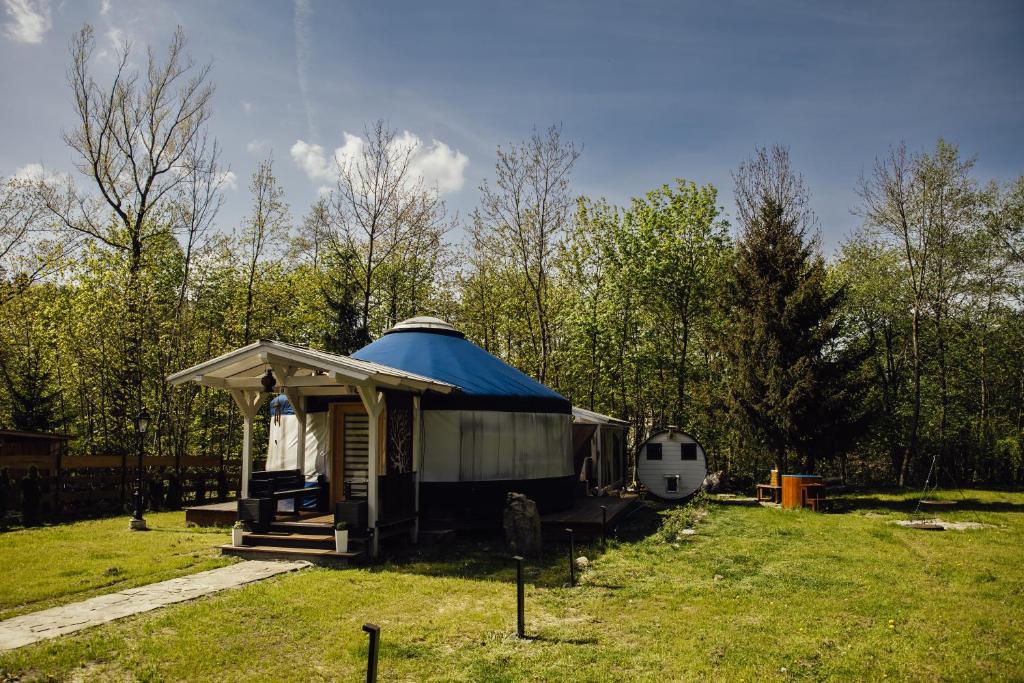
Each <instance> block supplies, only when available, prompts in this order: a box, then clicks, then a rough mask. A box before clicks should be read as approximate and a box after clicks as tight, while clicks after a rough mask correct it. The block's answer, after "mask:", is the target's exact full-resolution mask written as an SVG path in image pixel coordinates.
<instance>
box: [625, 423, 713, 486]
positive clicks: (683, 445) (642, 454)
mask: <svg viewBox="0 0 1024 683" xmlns="http://www.w3.org/2000/svg"><path fill="white" fill-rule="evenodd" d="M706 475H707V458H706V457H705V454H704V448H703V447H702V446H701V445H700V443H698V441H697V439H695V438H693V437H692V436H690V435H689V434H687V433H686V432H684V431H681V430H679V429H677V428H675V427H669V428H667V429H662V430H660V431H656V432H654V433H653V434H651V435H650V436H649V437H647V439H646V440H645V441H644V442H643V443H642V444H640V447H639V448H638V449H637V454H636V479H637V481H638V482H639V483H641V484H643V485H644V486H645V487H646V488H647V490H648V492H650V493H651V495H653V496H655V497H657V498H661V499H663V500H680V499H682V498H687V497H689V496H691V495H693V494H694V493H695V492H696V491H697V489H699V488H700V485H701V484H702V483H703V481H704V477H705V476H706Z"/></svg>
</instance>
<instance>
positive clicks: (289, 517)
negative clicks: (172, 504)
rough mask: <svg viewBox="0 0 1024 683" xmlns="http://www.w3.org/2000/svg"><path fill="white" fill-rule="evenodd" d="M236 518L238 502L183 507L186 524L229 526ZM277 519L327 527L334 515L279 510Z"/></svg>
mask: <svg viewBox="0 0 1024 683" xmlns="http://www.w3.org/2000/svg"><path fill="white" fill-rule="evenodd" d="M237 519H238V502H237V501H234V500H229V501H227V502H226V503H211V504H209V505H197V506H195V507H189V508H185V524H186V525H188V526H220V527H231V526H234V525H235V520H237ZM277 519H278V521H283V522H303V523H308V524H320V525H323V526H325V527H326V528H328V529H332V528H333V527H334V517H333V516H332V515H326V514H324V513H322V512H312V511H303V512H300V513H299V514H298V515H297V516H296V515H294V514H292V513H290V512H279V513H278V516H277Z"/></svg>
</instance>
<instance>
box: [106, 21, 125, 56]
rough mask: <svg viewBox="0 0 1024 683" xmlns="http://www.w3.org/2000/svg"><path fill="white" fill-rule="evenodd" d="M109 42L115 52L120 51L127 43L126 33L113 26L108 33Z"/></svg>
mask: <svg viewBox="0 0 1024 683" xmlns="http://www.w3.org/2000/svg"><path fill="white" fill-rule="evenodd" d="M107 40H109V41H110V44H111V45H112V46H113V47H114V49H115V50H117V49H120V48H121V47H122V46H123V45H124V41H125V34H124V31H122V30H121V29H119V28H117V27H116V26H112V27H111V28H110V30H109V31H107Z"/></svg>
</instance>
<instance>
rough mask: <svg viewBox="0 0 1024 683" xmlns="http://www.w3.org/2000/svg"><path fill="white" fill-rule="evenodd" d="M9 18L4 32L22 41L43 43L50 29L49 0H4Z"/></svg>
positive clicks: (9, 36) (11, 37) (12, 38)
mask: <svg viewBox="0 0 1024 683" xmlns="http://www.w3.org/2000/svg"><path fill="white" fill-rule="evenodd" d="M3 1H4V10H5V11H6V12H7V17H8V20H7V22H6V23H5V24H4V25H3V33H4V35H5V36H7V37H8V38H10V39H11V40H16V41H18V42H20V43H41V42H43V36H44V35H46V32H47V31H49V30H50V26H51V25H52V22H51V21H50V2H49V0H3Z"/></svg>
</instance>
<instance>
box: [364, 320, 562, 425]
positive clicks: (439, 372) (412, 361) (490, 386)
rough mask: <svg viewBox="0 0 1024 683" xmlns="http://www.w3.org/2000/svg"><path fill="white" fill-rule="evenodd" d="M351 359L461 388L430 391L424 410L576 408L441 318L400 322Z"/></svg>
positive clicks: (560, 411) (538, 410) (526, 410)
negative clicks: (437, 392) (443, 392)
mask: <svg viewBox="0 0 1024 683" xmlns="http://www.w3.org/2000/svg"><path fill="white" fill-rule="evenodd" d="M352 357H353V358H356V359H358V360H366V361H372V362H375V363H381V364H382V365H388V366H390V367H393V368H398V369H400V370H405V371H407V372H413V373H416V374H418V375H423V376H425V377H430V378H432V379H436V380H441V381H442V382H448V383H450V384H454V385H456V386H457V387H459V389H460V390H461V391H459V392H454V393H453V394H451V395H449V396H435V395H427V396H425V397H424V399H423V400H424V401H425V403H424V406H423V407H424V408H436V409H442V408H463V409H478V410H510V411H517V412H543V413H570V412H571V411H572V406H571V404H570V403H569V401H568V400H567V399H566V398H564V397H563V396H561V395H560V394H559V393H558V392H556V391H553V390H551V389H549V388H548V387H546V386H544V385H543V384H541V383H540V382H538V381H537V380H535V379H533V378H532V377H529V376H528V375H526V374H524V373H523V372H520V371H519V370H517V369H515V368H514V367H512V366H511V365H509V364H507V363H505V362H504V361H502V360H501V359H499V358H497V357H495V356H493V355H491V354H490V353H488V352H487V351H484V350H483V349H482V348H480V347H479V346H477V345H476V344H474V343H473V342H471V341H469V340H467V339H466V337H465V335H464V334H463V333H462V332H459V331H458V330H456V329H455V328H454V327H452V326H451V325H449V324H448V323H446V322H444V321H443V320H439V319H437V318H428V317H420V318H411V319H409V320H406V321H404V322H401V323H399V324H398V325H396V326H395V327H393V328H392V329H390V330H388V331H387V332H386V333H385V334H384V336H382V337H381V338H380V339H378V340H377V341H375V342H373V343H372V344H369V345H368V346H364V347H363V348H361V349H360V350H358V351H356V352H355V353H353V354H352Z"/></svg>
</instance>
